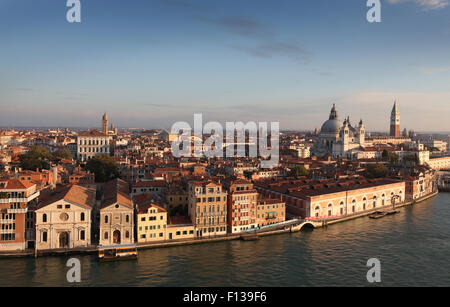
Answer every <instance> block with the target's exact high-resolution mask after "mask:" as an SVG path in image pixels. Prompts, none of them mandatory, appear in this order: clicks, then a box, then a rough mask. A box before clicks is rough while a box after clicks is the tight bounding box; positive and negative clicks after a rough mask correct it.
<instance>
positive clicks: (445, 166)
mask: <svg viewBox="0 0 450 307" xmlns="http://www.w3.org/2000/svg"><path fill="white" fill-rule="evenodd" d="M427 164H428V165H429V166H430V167H431V168H432V169H435V170H437V171H441V170H450V157H440V158H433V159H430V160H429V161H428V162H427Z"/></svg>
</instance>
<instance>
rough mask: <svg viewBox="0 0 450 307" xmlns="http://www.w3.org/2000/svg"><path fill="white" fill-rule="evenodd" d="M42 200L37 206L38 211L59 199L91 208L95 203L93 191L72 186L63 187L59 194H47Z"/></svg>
mask: <svg viewBox="0 0 450 307" xmlns="http://www.w3.org/2000/svg"><path fill="white" fill-rule="evenodd" d="M44 198H45V200H43V201H42V202H41V203H39V205H38V208H39V209H40V208H43V207H45V206H48V205H50V204H52V203H54V202H56V201H58V200H61V199H64V200H66V201H68V202H71V203H74V204H77V205H81V206H83V207H87V208H92V207H93V205H94V203H95V190H94V189H91V188H85V187H83V186H79V185H76V184H74V185H69V186H65V187H63V188H62V189H61V190H59V192H56V193H55V194H49V195H48V197H44Z"/></svg>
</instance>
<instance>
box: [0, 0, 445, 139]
mask: <svg viewBox="0 0 450 307" xmlns="http://www.w3.org/2000/svg"><path fill="white" fill-rule="evenodd" d="M80 2H81V23H69V22H67V20H66V13H67V11H68V10H69V8H67V7H66V0H0V127H7V126H9V127H11V126H16V127H19V126H28V127H29V126H33V127H36V126H41V127H49V126H52V127H55V126H58V127H100V120H101V116H102V115H103V113H104V112H107V113H108V116H109V119H110V122H112V123H113V124H114V125H115V126H117V127H144V128H165V129H170V127H171V126H172V124H173V123H175V122H176V121H187V122H192V121H193V117H194V113H202V114H203V121H204V122H206V121H219V122H225V121H244V122H247V121H255V122H263V121H267V122H273V121H276V122H279V123H280V127H281V128H282V129H296V130H304V129H314V128H318V129H320V126H321V125H322V123H323V122H324V121H325V120H326V119H328V116H329V112H330V109H331V106H332V104H333V103H336V107H337V109H338V113H339V115H340V118H343V117H346V116H350V120H351V122H352V123H353V124H356V123H358V122H359V120H360V119H363V121H364V123H365V125H366V129H367V130H368V131H387V130H388V129H389V116H390V112H391V109H392V106H393V103H394V100H395V99H397V100H398V102H399V107H400V114H401V129H403V128H407V129H408V130H409V129H414V130H415V131H450V124H449V120H448V118H449V114H450V5H449V1H448V0H384V1H383V0H381V4H382V8H381V22H380V23H369V22H367V19H366V14H367V11H368V10H369V8H368V7H367V6H366V1H365V0H345V1H336V0H245V1H244V0H127V1H119V0H80Z"/></svg>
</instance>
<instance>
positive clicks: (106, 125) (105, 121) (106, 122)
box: [102, 113, 108, 134]
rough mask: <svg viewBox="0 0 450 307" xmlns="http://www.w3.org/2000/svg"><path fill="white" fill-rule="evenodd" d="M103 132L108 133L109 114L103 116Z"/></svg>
mask: <svg viewBox="0 0 450 307" xmlns="http://www.w3.org/2000/svg"><path fill="white" fill-rule="evenodd" d="M102 132H103V134H108V115H106V113H105V114H103V118H102Z"/></svg>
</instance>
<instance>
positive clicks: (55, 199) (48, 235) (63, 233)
mask: <svg viewBox="0 0 450 307" xmlns="http://www.w3.org/2000/svg"><path fill="white" fill-rule="evenodd" d="M94 204H95V190H94V189H90V188H85V187H82V186H78V185H70V186H67V187H65V188H63V189H62V190H61V191H58V192H56V194H54V195H50V196H49V197H48V198H46V199H45V200H44V201H42V202H40V203H39V205H38V208H37V209H36V211H35V212H36V250H47V249H63V248H64V249H72V248H77V247H89V246H90V245H91V213H92V208H93V206H94Z"/></svg>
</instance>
